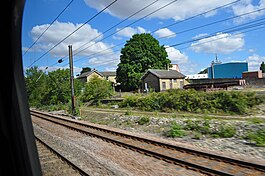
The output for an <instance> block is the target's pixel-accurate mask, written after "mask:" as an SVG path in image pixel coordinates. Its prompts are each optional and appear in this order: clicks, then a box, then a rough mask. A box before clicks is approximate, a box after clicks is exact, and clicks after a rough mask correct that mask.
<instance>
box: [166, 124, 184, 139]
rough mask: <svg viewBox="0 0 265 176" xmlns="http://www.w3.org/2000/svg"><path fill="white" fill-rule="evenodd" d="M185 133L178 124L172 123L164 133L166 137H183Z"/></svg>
mask: <svg viewBox="0 0 265 176" xmlns="http://www.w3.org/2000/svg"><path fill="white" fill-rule="evenodd" d="M185 135H186V133H185V131H184V130H183V129H182V127H181V126H180V125H179V124H176V123H174V124H172V125H171V128H170V130H169V131H168V132H167V133H166V136H167V137H172V138H174V137H183V136H185Z"/></svg>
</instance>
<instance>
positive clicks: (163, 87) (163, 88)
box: [162, 82, 167, 90]
mask: <svg viewBox="0 0 265 176" xmlns="http://www.w3.org/2000/svg"><path fill="white" fill-rule="evenodd" d="M166 88H167V86H166V82H162V90H166Z"/></svg>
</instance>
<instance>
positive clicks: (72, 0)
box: [23, 0, 74, 56]
mask: <svg viewBox="0 0 265 176" xmlns="http://www.w3.org/2000/svg"><path fill="white" fill-rule="evenodd" d="M73 2H74V0H71V1H70V2H69V3H68V4H67V5H66V6H65V7H64V9H63V10H62V11H61V12H60V13H59V14H58V15H57V16H56V18H55V19H54V20H53V21H52V22H51V23H50V24H49V26H48V27H47V28H46V29H45V30H44V31H43V32H42V33H41V34H40V35H39V37H38V38H37V39H36V40H35V41H34V42H33V43H32V44H31V45H30V47H28V49H27V50H26V51H25V52H24V54H23V56H25V55H26V54H27V52H28V51H29V50H30V49H31V48H32V47H33V46H34V45H35V44H36V43H37V41H39V39H40V38H41V37H42V36H43V35H44V33H45V32H46V31H47V30H48V29H49V28H50V27H51V26H52V25H53V23H54V22H55V21H57V19H58V18H59V17H60V16H61V15H62V14H63V13H64V11H65V10H66V9H67V8H68V7H69V6H70V5H71V4H72V3H73Z"/></svg>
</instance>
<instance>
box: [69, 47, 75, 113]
mask: <svg viewBox="0 0 265 176" xmlns="http://www.w3.org/2000/svg"><path fill="white" fill-rule="evenodd" d="M68 49H69V66H70V85H71V100H72V115H75V92H74V71H73V52H72V45H68Z"/></svg>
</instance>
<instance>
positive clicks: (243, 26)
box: [64, 18, 265, 66]
mask: <svg viewBox="0 0 265 176" xmlns="http://www.w3.org/2000/svg"><path fill="white" fill-rule="evenodd" d="M262 20H263V21H262ZM259 21H261V22H259ZM257 22H259V23H257ZM253 23H254V24H253ZM264 25H265V18H262V19H258V20H254V21H251V22H247V23H244V24H241V25H237V26H233V27H230V28H226V29H223V30H219V31H216V32H213V33H211V34H209V35H208V36H205V37H201V38H198V39H193V40H188V41H184V42H181V43H178V44H174V45H170V46H168V47H165V48H170V47H174V46H180V45H184V44H187V43H192V42H195V41H199V40H202V39H207V38H211V37H214V36H216V34H217V33H228V34H231V33H232V32H238V31H241V30H246V29H249V28H250V30H248V31H246V32H241V33H247V32H251V31H255V30H258V29H261V28H264V27H262V26H264ZM260 26H261V27H260ZM255 27H258V28H257V29H253V30H252V29H251V28H255ZM223 38H227V36H226V37H219V38H218V39H212V40H208V41H206V42H204V43H209V42H212V41H216V40H220V39H223ZM190 47H192V46H188V47H185V48H190ZM181 49H184V48H181ZM117 51H118V50H117ZM106 54H108V53H102V54H99V55H97V56H103V55H106ZM89 58H92V57H89ZM113 61H115V60H110V61H107V62H104V65H106V64H108V63H112V62H113ZM66 65H67V64H66ZM66 65H64V66H66ZM102 65H103V64H102Z"/></svg>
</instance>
